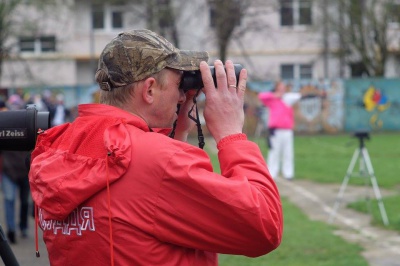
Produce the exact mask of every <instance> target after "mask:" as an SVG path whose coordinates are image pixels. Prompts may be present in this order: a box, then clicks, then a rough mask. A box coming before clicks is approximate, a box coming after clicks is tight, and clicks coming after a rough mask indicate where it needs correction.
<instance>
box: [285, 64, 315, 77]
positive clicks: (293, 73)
mask: <svg viewBox="0 0 400 266" xmlns="http://www.w3.org/2000/svg"><path fill="white" fill-rule="evenodd" d="M281 78H282V79H284V80H287V79H312V78H313V75H312V65H311V64H283V65H281Z"/></svg>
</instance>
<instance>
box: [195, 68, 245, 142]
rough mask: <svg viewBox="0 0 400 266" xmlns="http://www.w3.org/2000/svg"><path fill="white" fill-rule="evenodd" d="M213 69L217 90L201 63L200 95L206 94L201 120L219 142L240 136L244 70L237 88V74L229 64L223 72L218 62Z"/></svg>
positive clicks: (207, 69) (208, 71)
mask: <svg viewBox="0 0 400 266" xmlns="http://www.w3.org/2000/svg"><path fill="white" fill-rule="evenodd" d="M214 66H215V75H216V80H217V88H215V85H214V81H213V78H212V76H211V72H210V68H209V66H208V64H207V63H206V62H201V63H200V71H201V76H202V79H203V84H204V88H203V92H204V94H205V95H206V100H205V107H204V118H205V120H206V125H207V128H208V130H209V131H210V133H211V135H212V136H213V137H214V139H215V141H216V143H218V142H219V141H220V140H221V139H222V138H224V137H226V136H228V135H232V134H237V133H242V130H243V125H244V110H243V104H244V93H245V91H246V81H247V71H246V69H242V70H241V72H240V76H239V82H238V85H237V87H236V84H237V82H236V75H235V69H234V66H233V63H232V61H230V60H227V61H226V64H225V69H226V72H225V70H224V65H223V64H222V62H221V61H220V60H216V61H215V62H214Z"/></svg>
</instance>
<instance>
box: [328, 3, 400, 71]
mask: <svg viewBox="0 0 400 266" xmlns="http://www.w3.org/2000/svg"><path fill="white" fill-rule="evenodd" d="M329 4H330V7H328V8H332V7H333V9H332V10H335V11H336V12H332V13H331V14H334V15H330V20H329V21H330V26H329V27H330V31H331V32H332V33H334V34H336V35H337V36H338V37H339V40H340V49H339V51H338V53H337V55H338V56H339V58H341V59H342V60H343V61H344V62H345V63H346V64H348V65H350V66H352V68H353V70H354V71H358V72H360V73H363V74H365V75H367V76H376V77H379V76H384V75H385V65H386V62H387V59H388V55H389V43H390V38H391V36H390V34H388V27H389V24H390V22H391V21H393V19H395V17H396V16H397V17H398V16H399V15H398V13H396V12H395V10H396V11H399V9H398V7H399V5H398V4H397V5H396V4H395V2H394V0H337V1H329ZM396 7H397V8H396ZM353 74H354V73H353Z"/></svg>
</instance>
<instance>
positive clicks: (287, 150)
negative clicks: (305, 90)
mask: <svg viewBox="0 0 400 266" xmlns="http://www.w3.org/2000/svg"><path fill="white" fill-rule="evenodd" d="M301 97H302V95H301V93H299V92H288V88H287V86H286V85H285V84H284V83H283V82H282V81H278V82H276V84H275V86H274V89H273V90H272V91H268V92H261V93H260V94H259V95H258V98H259V100H260V101H261V102H262V103H263V104H264V105H265V106H266V107H267V108H268V109H269V119H268V125H267V126H268V147H269V151H268V157H267V165H268V168H269V171H270V173H271V176H272V177H273V178H274V179H276V178H277V177H278V175H279V173H280V172H281V173H282V176H283V177H284V178H286V179H288V180H292V179H293V178H294V148H293V144H294V143H293V135H294V134H293V128H294V124H295V123H294V114H293V108H292V107H293V105H294V104H295V103H296V102H298V101H299V100H300V99H301Z"/></svg>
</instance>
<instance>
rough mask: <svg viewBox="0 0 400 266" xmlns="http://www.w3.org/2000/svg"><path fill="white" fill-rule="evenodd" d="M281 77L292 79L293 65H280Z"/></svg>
mask: <svg viewBox="0 0 400 266" xmlns="http://www.w3.org/2000/svg"><path fill="white" fill-rule="evenodd" d="M281 78H282V79H294V65H281Z"/></svg>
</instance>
